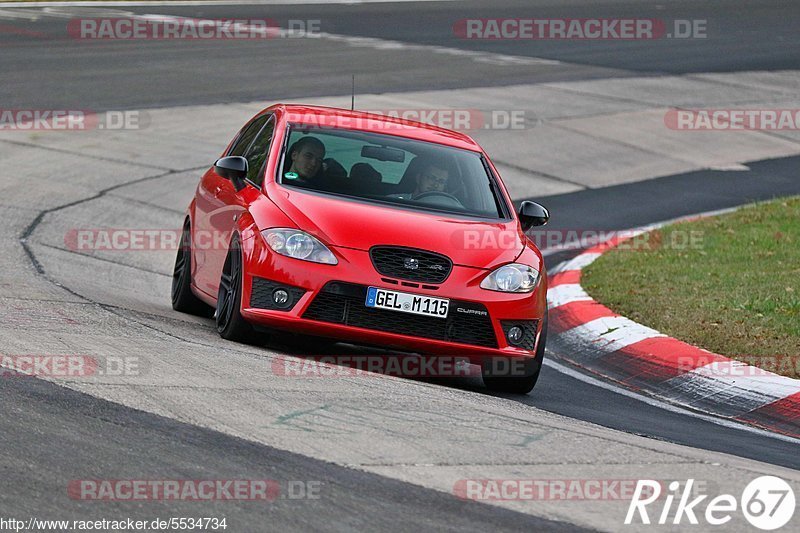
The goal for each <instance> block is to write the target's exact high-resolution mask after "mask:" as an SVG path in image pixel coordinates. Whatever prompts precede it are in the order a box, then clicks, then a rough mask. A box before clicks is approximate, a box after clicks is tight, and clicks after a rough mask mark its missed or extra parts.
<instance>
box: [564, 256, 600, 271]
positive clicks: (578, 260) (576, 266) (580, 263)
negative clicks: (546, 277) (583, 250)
mask: <svg viewBox="0 0 800 533" xmlns="http://www.w3.org/2000/svg"><path fill="white" fill-rule="evenodd" d="M601 255H602V254H599V253H591V254H581V255H579V256H577V257H575V258H574V259H572V260H570V261H567V264H566V265H564V267H563V268H562V269H561V270H560V272H566V271H567V270H583V269H584V268H586V267H587V266H589V265H591V264H592V263H594V261H595V259H597V258H598V257H600V256H601Z"/></svg>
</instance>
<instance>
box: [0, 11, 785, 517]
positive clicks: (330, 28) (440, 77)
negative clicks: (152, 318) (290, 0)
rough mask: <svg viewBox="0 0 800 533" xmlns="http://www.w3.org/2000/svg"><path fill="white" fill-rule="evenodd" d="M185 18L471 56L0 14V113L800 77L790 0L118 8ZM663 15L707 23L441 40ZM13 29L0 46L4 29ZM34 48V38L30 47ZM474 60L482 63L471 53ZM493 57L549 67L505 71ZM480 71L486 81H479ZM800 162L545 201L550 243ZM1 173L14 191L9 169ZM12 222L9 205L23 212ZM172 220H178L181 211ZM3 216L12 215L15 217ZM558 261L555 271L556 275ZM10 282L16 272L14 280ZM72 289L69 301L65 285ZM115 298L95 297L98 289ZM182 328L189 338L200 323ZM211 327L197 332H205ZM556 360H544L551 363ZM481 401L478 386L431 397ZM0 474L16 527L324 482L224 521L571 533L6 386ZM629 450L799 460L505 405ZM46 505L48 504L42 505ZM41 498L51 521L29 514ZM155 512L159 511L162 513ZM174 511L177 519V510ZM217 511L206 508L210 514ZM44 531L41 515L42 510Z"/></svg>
mask: <svg viewBox="0 0 800 533" xmlns="http://www.w3.org/2000/svg"><path fill="white" fill-rule="evenodd" d="M125 9H130V10H131V11H135V12H137V13H152V12H158V13H163V14H180V15H183V16H197V17H211V18H215V17H235V18H249V17H252V18H256V17H269V18H273V19H276V20H278V21H285V20H289V19H319V20H320V21H321V25H322V30H323V31H325V32H327V33H330V34H336V35H341V36H351V37H353V36H355V37H357V36H362V37H376V38H380V39H382V40H398V41H402V42H404V43H415V44H419V45H425V46H428V45H435V46H442V47H448V48H453V49H457V50H465V51H470V52H474V53H475V54H477V55H475V56H474V57H476V58H481V59H480V60H478V61H475V60H472V59H469V58H463V57H462V58H458V59H457V60H455V59H453V58H454V57H456V56H452V55H446V54H433V53H432V52H431V51H430V49H427V48H420V49H416V48H410V49H409V52H408V55H407V60H406V61H405V62H402V63H399V64H393V65H391V66H390V67H389V66H387V65H386V64H385V62H384V60H383V58H382V57H381V55H380V54H379V53H376V49H377V48H376V47H377V46H379V44H375V43H373V44H367V45H363V44H362V45H358V46H356V45H354V44H352V43H353V42H354V41H349V43H350V44H347V43H348V41H337V42H331V41H325V40H311V39H291V40H290V39H278V40H274V41H270V42H267V43H258V42H256V43H252V42H251V43H248V42H245V43H242V42H228V43H211V44H209V43H191V42H137V43H102V42H78V41H75V40H74V39H70V38H69V37H68V36H67V35H65V24H66V21H67V20H68V18H66V17H55V16H49V15H48V16H42V17H41V18H40V19H39V20H36V21H33V20H27V19H26V18H16V19H13V20H8V19H3V13H2V10H0V47H2V56H1V57H0V69H2V71H3V72H5V73H13V75H4V76H3V82H2V84H1V85H0V102H2V107H5V108H23V107H32V108H63V107H70V106H72V107H78V108H81V109H87V108H89V109H94V110H103V109H138V108H151V107H165V106H175V105H188V104H212V103H230V102H249V101H252V100H269V99H272V95H275V99H278V98H280V99H288V98H298V97H309V96H318V95H336V94H346V93H348V92H349V90H350V75H351V73H355V74H356V76H357V79H358V84H359V90H360V91H363V92H385V91H392V92H398V91H410V90H420V89H447V88H464V87H479V86H486V85H506V84H512V83H538V82H542V81H569V80H580V79H596V78H606V77H609V78H610V77H626V76H634V75H657V74H660V73H665V72H667V73H693V72H713V71H721V72H727V71H738V70H753V69H759V70H770V69H796V68H800V53H798V51H800V46H798V45H800V37H799V36H798V34H797V32H796V30H795V28H794V26H793V20H795V19H796V18H797V16H798V15H800V5H797V4H796V3H795V2H789V1H786V2H752V3H744V2H670V3H659V2H646V1H645V2H639V1H628V2H591V3H588V2H560V3H557V2H499V3H494V4H493V5H492V6H486V5H485V4H484V3H482V2H465V3H458V4H456V3H448V2H442V3H434V2H431V3H428V2H426V3H421V4H414V5H399V6H398V5H393V4H365V5H356V6H350V5H344V6H342V5H336V6H292V7H287V6H270V7H267V8H264V7H253V6H222V7H210V6H203V7H187V8H169V7H164V6H158V7H157V8H155V7H152V8H125ZM620 13H623V14H624V15H625V16H639V17H658V18H663V19H669V20H672V19H676V18H679V19H707V20H708V37H707V38H706V39H689V40H685V41H683V40H681V41H679V40H659V41H648V42H643V41H638V42H628V43H625V42H610V43H563V42H561V43H558V42H524V41H521V42H499V43H491V42H473V41H465V40H462V39H457V38H455V37H454V36H453V34H452V25H453V22H454V21H455V20H458V19H462V18H472V17H475V18H480V17H515V16H536V17H545V16H548V17H559V16H560V17H575V18H579V17H588V16H592V17H603V16H619V15H620ZM9 28H13V29H14V30H9ZM32 32H33V33H32ZM482 54H488V55H482ZM499 55H511V56H515V57H523V58H543V59H549V60H557V61H558V63H549V62H541V63H536V62H532V63H530V64H524V65H521V66H518V67H509V66H507V65H504V64H503V63H502V62H503V59H502V57H499ZM476 64H477V65H480V68H477V67H476ZM796 165H797V159H796V158H788V159H782V160H772V161H766V162H762V163H756V164H752V165H750V167H751V170H750V171H749V172H740V173H731V172H714V171H701V172H694V173H690V174H685V175H679V176H670V177H665V178H658V179H654V180H648V181H645V182H640V183H634V184H628V185H620V186H616V187H606V188H600V189H591V190H584V191H580V192H576V193H570V194H564V195H559V196H549V197H546V198H544V199H542V202H543V203H544V204H546V205H547V206H548V207H549V208H550V209H551V211H552V212H553V219H552V227H553V228H554V229H557V228H560V227H561V228H575V227H592V228H604V229H624V228H630V227H634V226H638V225H642V224H646V223H650V222H657V221H661V220H666V219H670V218H673V217H676V216H680V215H684V214H691V213H697V212H702V211H708V210H713V209H719V208H722V207H729V206H734V205H739V204H742V203H746V202H749V201H752V200H756V199H765V198H771V197H774V196H780V195H785V194H798V193H800V180H798V179H797V177H796V173H795V170H794V169H795V168H796ZM4 172H6V173H8V169H6V170H5V171H4ZM18 207H19V206H18ZM182 207H183V206H178V208H182ZM9 216H10V215H9ZM564 257H565V256H564V255H558V256H552V257H551V258H549V262H550V263H552V264H555V262H556V261H558V260H560V259H563V258H564ZM18 267H19V268H22V269H27V268H30V265H29V264H25V265H23V264H20V265H18ZM68 288H69V287H68ZM111 289H112V288H110V287H109V291H111ZM194 326H196V324H194ZM206 326H207V325H206ZM551 349H552V353H551V356H553V357H555V358H556V359H557V357H558V346H556V345H553V346H552V347H551ZM440 386H442V387H448V388H452V389H453V391H454V392H455V391H458V390H459V389H466V390H469V391H480V392H481V394H486V396H487V398H488V397H489V396H491V395H489V394H488V393H485V392H484V391H482V389H481V388H480V387H479V386H478V385H476V384H475V383H473V382H470V381H464V382H459V383H455V384H453V383H444V384H441V385H440ZM0 398H2V400H0V401H1V402H2V405H3V407H4V408H3V409H2V410H0V434H1V435H2V437H1V438H2V442H3V445H2V446H0V469H1V471H2V473H3V477H4V479H5V485H6V487H11V488H13V490H3V491H2V493H0V511H2V512H0V515H9V514H11V511H15V512H16V511H19V512H20V513H21V514H22V515H23V516H28V515H29V514H30V515H33V514H36V513H37V512H39V511H41V509H42V508H43V507H47V508H48V510H49V511H51V512H52V514H53V516H59V517H66V516H68V515H69V516H75V517H81V518H85V517H86V516H87V513H88V514H89V515H92V514H93V513H94V514H101V515H106V516H107V515H109V514H114V513H119V514H122V515H126V516H128V515H136V514H137V513H141V515H142V516H145V517H148V518H152V516H153V513H154V512H156V511H158V512H160V511H161V510H162V509H163V513H164V514H165V515H166V514H167V513H171V514H172V515H173V516H180V515H181V514H185V513H183V511H187V512H188V511H192V510H193V509H191V506H189V508H188V509H187V508H186V507H182V506H180V505H178V506H173V505H164V506H163V508H162V507H156V508H153V507H148V508H147V509H144V510H142V509H140V508H137V507H136V506H134V505H128V504H119V505H113V506H111V505H109V506H106V505H104V506H103V507H101V508H98V507H94V508H92V505H91V503H92V502H88V503H85V502H79V503H77V504H76V502H74V501H71V500H69V499H68V498H67V497H66V494H65V493H64V490H63V486H64V483H65V482H66V481H67V480H69V479H75V478H77V477H81V476H83V477H85V476H87V475H89V474H92V473H93V472H94V473H96V475H97V477H101V476H102V477H106V478H114V477H117V478H126V477H134V476H137V475H142V473H143V472H145V473H147V472H153V473H157V474H158V475H159V476H160V477H162V478H167V477H170V476H173V477H183V478H193V479H200V478H232V477H236V476H237V475H242V476H244V475H247V476H248V477H254V476H259V475H263V476H264V477H270V478H275V479H315V480H323V481H324V483H325V484H326V487H328V488H330V490H329V491H327V492H326V498H324V499H322V500H319V501H316V502H315V501H311V502H310V503H309V501H308V500H304V501H303V503H302V506H301V505H300V504H298V503H296V502H292V501H280V502H279V503H278V504H276V505H275V506H272V507H270V508H269V509H267V510H265V509H263V508H256V507H254V506H251V505H247V504H236V505H238V507H236V508H235V509H233V508H232V507H231V505H229V504H226V505H225V506H224V509H222V510H223V511H224V512H226V513H228V514H231V515H235V516H236V517H237V521H238V522H237V524H238V525H239V526H240V527H241V528H242V530H253V531H255V530H260V529H263V526H264V524H265V523H266V522H267V521H268V523H269V527H270V528H275V529H286V528H291V527H295V528H300V527H302V528H304V529H313V530H323V529H326V530H327V529H337V530H344V529H349V528H354V527H369V528H370V529H373V528H374V529H378V530H397V529H400V530H419V529H420V528H425V529H434V528H435V529H445V530H456V529H458V530H464V529H466V530H480V529H486V528H489V527H492V528H496V529H499V530H520V529H528V530H530V529H533V530H545V529H546V530H559V528H564V529H566V528H568V529H570V530H572V529H575V526H574V525H570V526H565V525H563V524H559V523H556V522H549V521H546V520H544V519H540V518H536V517H532V516H531V515H530V514H523V513H517V512H513V511H508V510H503V509H500V508H498V507H495V506H485V505H478V504H475V503H474V502H469V505H467V504H465V503H464V502H462V501H460V500H458V499H456V498H455V497H453V496H451V495H448V494H444V493H441V492H438V491H432V490H427V489H421V488H419V487H418V486H416V485H411V484H408V483H404V482H401V481H397V480H394V479H390V478H388V477H383V476H379V475H376V474H371V473H365V472H361V471H356V470H352V469H349V468H344V467H341V466H337V465H334V464H332V463H328V462H322V461H317V460H314V459H309V458H308V457H307V456H305V455H298V454H294V453H291V452H285V451H282V450H278V449H275V448H272V447H269V446H264V445H259V444H254V443H251V442H247V441H244V440H239V439H237V438H235V437H231V436H229V435H225V434H223V433H220V432H215V431H212V430H208V429H202V428H199V427H197V426H193V425H189V424H183V423H180V422H177V421H175V420H172V419H169V418H163V417H158V416H156V415H150V414H146V413H143V412H141V411H137V410H134V409H130V408H127V407H123V406H120V405H116V404H113V403H109V402H105V401H102V400H98V399H95V398H93V397H91V396H87V395H83V394H80V393H77V392H74V391H69V390H65V389H63V388H61V387H59V386H57V385H54V384H51V383H44V382H41V381H38V380H13V381H9V382H8V383H4V384H3V385H2V387H1V388H0ZM501 399H503V400H508V401H511V402H514V403H518V404H519V407H521V408H523V409H524V408H526V407H527V406H533V407H536V408H540V409H543V410H546V411H550V412H553V413H557V414H560V415H564V416H566V417H570V418H574V419H577V420H580V421H586V422H591V423H595V424H599V425H601V426H605V427H608V428H612V429H616V430H620V431H623V432H625V433H629V434H634V435H643V436H646V437H649V438H652V439H655V440H659V441H666V442H671V443H678V444H683V445H686V446H690V447H692V448H696V449H699V450H709V451H716V452H723V453H727V454H732V455H736V456H741V457H746V458H751V459H756V460H758V461H762V462H764V463H770V464H775V465H780V466H786V467H789V468H793V469H800V458H798V455H797V453H796V450H797V445H796V443H791V442H786V441H783V440H777V439H772V438H769V437H765V436H763V435H758V434H754V433H750V432H747V431H745V430H739V429H731V428H726V427H722V426H719V425H715V424H712V423H709V422H706V421H703V420H700V419H698V418H695V417H692V416H688V415H684V414H681V413H675V412H670V411H665V410H663V409H659V408H657V407H654V406H650V405H646V404H644V403H642V402H639V401H637V400H635V399H632V398H629V397H626V396H622V395H619V394H616V393H614V392H612V391H609V390H606V389H603V388H599V387H594V386H592V385H590V384H587V383H584V382H582V381H579V380H576V379H574V378H572V377H570V376H568V375H565V374H562V373H560V372H556V371H554V370H553V369H552V368H545V370H544V373H543V376H542V378H541V380H540V384H539V386H538V387H537V389H536V391H535V392H534V394H532V395H531V396H528V397H525V398H522V399H520V398H511V397H504V398H501ZM45 495H46V496H45ZM44 498H48V501H49V502H50V503H48V504H43V501H44ZM156 505H162V504H156ZM184 505H185V504H184ZM215 511H217V508H215V507H211V508H210V509H209V512H210V513H212V515H213V512H215ZM39 514H40V515H41V514H42V513H41V512H39Z"/></svg>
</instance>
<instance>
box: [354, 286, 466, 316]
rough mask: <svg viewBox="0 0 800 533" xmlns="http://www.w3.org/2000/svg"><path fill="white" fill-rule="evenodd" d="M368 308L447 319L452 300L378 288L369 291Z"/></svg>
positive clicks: (371, 288)
mask: <svg viewBox="0 0 800 533" xmlns="http://www.w3.org/2000/svg"><path fill="white" fill-rule="evenodd" d="M365 305H366V306H367V307H378V308H380V309H389V310H391V311H400V312H403V313H412V314H415V315H425V316H435V317H439V318H447V312H448V310H449V308H450V300H448V299H447V298H433V297H431V296H422V295H419V294H409V293H407V292H397V291H390V290H386V289H380V288H378V287H370V288H369V290H367V301H366V304H365Z"/></svg>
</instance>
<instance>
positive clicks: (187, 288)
mask: <svg viewBox="0 0 800 533" xmlns="http://www.w3.org/2000/svg"><path fill="white" fill-rule="evenodd" d="M191 285H192V232H191V229H190V226H189V222H188V220H187V222H186V223H185V224H184V225H183V231H182V232H181V242H180V245H178V253H177V254H176V255H175V266H174V267H173V269H172V308H173V309H174V310H176V311H180V312H181V313H188V314H190V315H196V316H202V317H206V318H210V317H212V316H213V315H214V308H213V307H211V306H210V305H208V304H206V303H205V302H203V301H202V300H201V299H200V298H198V297H197V296H195V295H194V293H193V292H192V286H191Z"/></svg>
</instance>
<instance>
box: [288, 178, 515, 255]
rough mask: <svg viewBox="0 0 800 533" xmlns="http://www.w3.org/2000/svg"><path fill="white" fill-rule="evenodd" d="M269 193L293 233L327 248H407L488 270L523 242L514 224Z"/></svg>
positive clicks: (294, 193) (292, 192)
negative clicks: (304, 233) (308, 236)
mask: <svg viewBox="0 0 800 533" xmlns="http://www.w3.org/2000/svg"><path fill="white" fill-rule="evenodd" d="M274 192H275V193H277V194H273V195H272V199H273V201H274V202H275V204H276V205H277V206H278V207H279V208H280V209H281V210H282V211H283V212H284V213H286V215H287V216H288V217H289V218H290V219H291V220H292V221H293V222H294V223H295V224H297V227H298V228H300V229H302V230H304V231H307V232H309V233H311V234H313V235H314V236H316V237H317V238H319V239H320V240H322V241H323V242H324V243H325V244H328V245H332V246H340V247H346V248H355V249H358V250H369V249H370V248H371V247H372V246H375V245H394V246H406V247H409V248H419V249H423V250H430V251H434V252H438V253H441V254H444V255H446V256H448V257H450V259H451V260H452V261H453V263H455V264H457V265H462V266H469V267H475V268H485V269H489V268H493V267H495V266H497V265H498V264H500V263H506V262H511V261H513V260H515V259H516V258H517V257H518V256H519V255H520V253H522V250H523V249H524V247H525V244H526V241H527V237H525V235H524V234H523V233H522V231H521V230H520V228H519V224H518V223H517V222H516V220H511V221H508V222H502V221H499V222H486V221H481V220H478V219H469V218H466V217H465V218H457V215H447V214H437V213H434V212H420V211H412V210H408V209H404V208H401V207H390V206H383V205H376V204H369V203H366V202H362V201H359V200H352V199H346V198H339V197H335V196H330V195H324V194H318V193H313V192H306V191H298V190H295V189H289V188H284V187H281V188H280V189H277V190H276V191H274Z"/></svg>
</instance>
